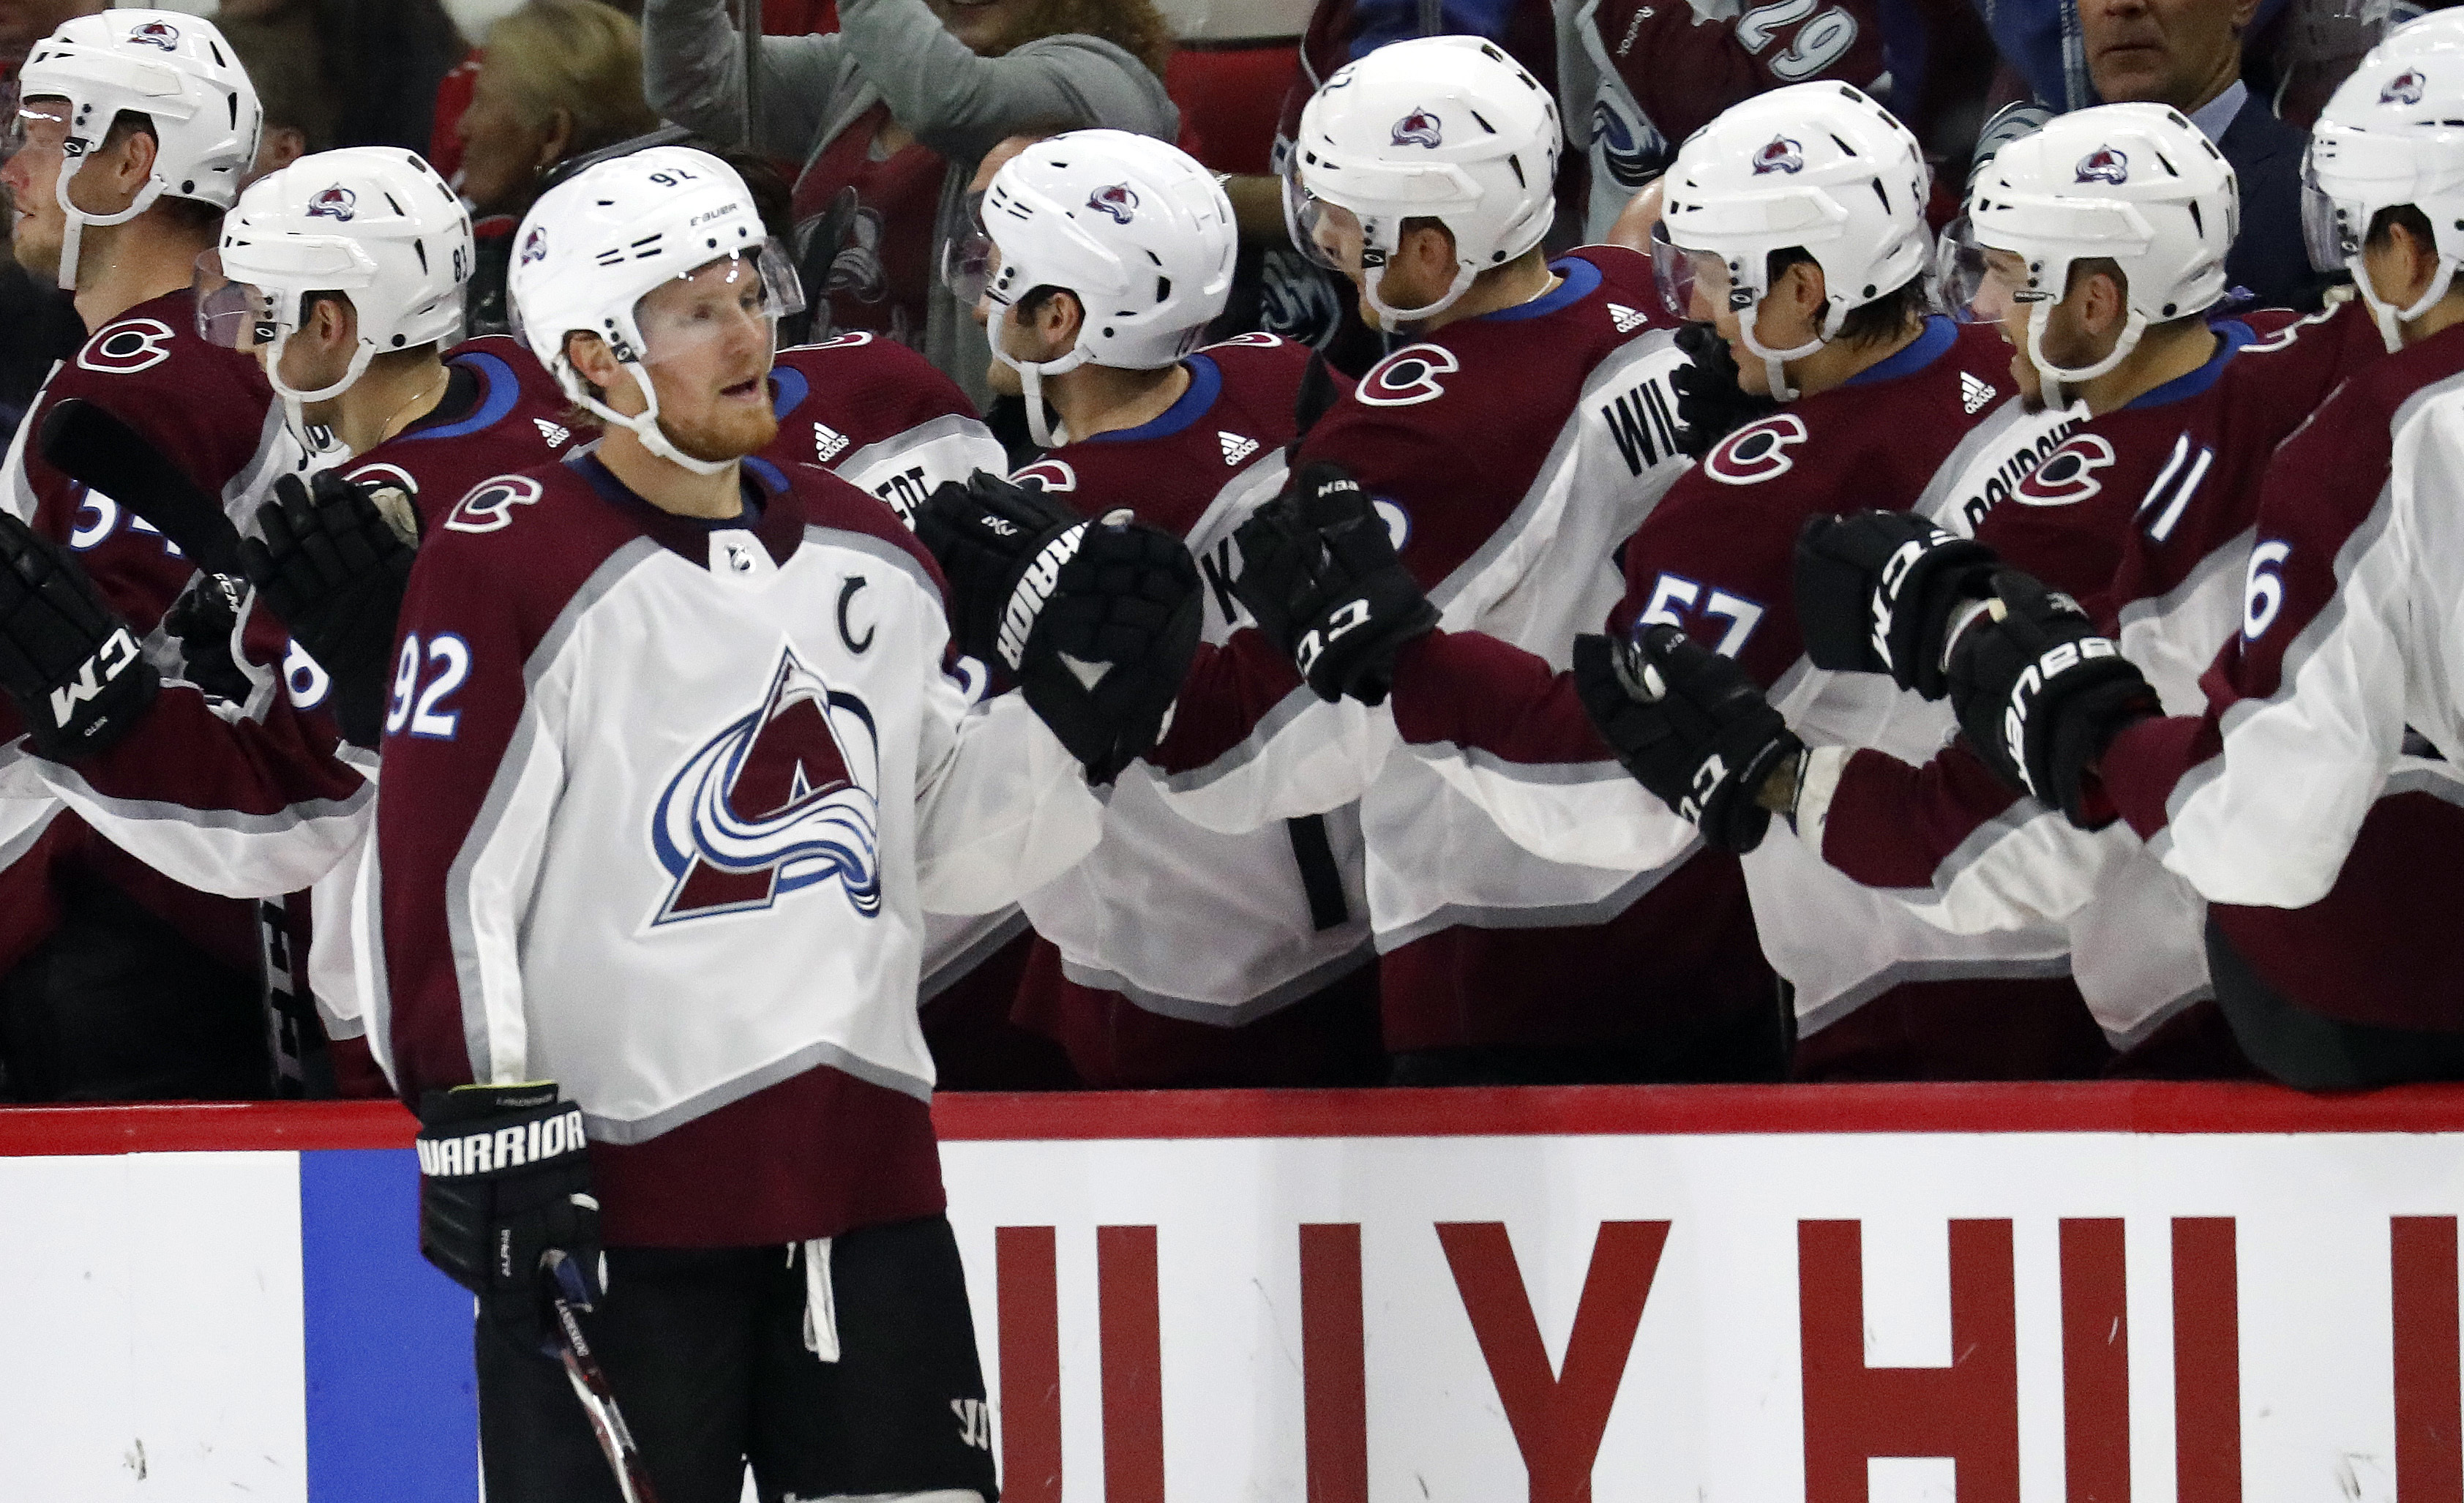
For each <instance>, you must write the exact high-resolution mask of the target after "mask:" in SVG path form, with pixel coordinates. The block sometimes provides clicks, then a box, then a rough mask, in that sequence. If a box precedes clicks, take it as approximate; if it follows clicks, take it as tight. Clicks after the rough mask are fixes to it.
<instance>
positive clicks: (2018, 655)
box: [1950, 570, 2162, 829]
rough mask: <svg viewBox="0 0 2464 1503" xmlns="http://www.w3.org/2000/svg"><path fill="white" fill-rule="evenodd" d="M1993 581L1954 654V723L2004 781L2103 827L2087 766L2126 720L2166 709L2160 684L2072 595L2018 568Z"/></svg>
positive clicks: (2084, 825)
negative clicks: (1986, 602)
mask: <svg viewBox="0 0 2464 1503" xmlns="http://www.w3.org/2000/svg"><path fill="white" fill-rule="evenodd" d="M1992 583H1993V606H1992V608H1991V610H1990V611H1989V612H1988V613H1987V614H1986V615H1985V616H1983V617H1980V618H1979V619H1978V621H1977V623H1976V625H1975V626H1974V627H1972V628H1970V629H1969V630H1967V631H1966V632H1964V633H1962V635H1961V637H1960V639H1959V643H1958V646H1957V648H1956V650H1955V651H1954V652H1953V653H1952V656H1951V665H1950V703H1951V708H1952V709H1953V710H1954V711H1955V712H1957V714H1958V716H1959V724H1960V728H1961V729H1962V730H1963V731H1965V732H1966V733H1967V735H1968V739H1969V741H1970V742H1971V743H1973V745H1974V746H1975V748H1976V752H1977V755H1978V756H1980V757H1982V758H1983V759H1984V760H1985V763H1986V765H1988V766H1990V767H1991V768H1992V769H1993V770H1994V772H1995V773H1997V774H1998V775H2000V777H2001V779H2002V781H2003V782H2004V783H2005V784H2006V785H2009V786H2011V787H2013V788H2016V789H2019V790H2021V791H2023V792H2026V793H2028V794H2031V795H2033V796H2034V797H2035V800H2036V802H2037V803H2039V804H2044V805H2047V806H2049V807H2054V808H2058V809H2060V810H2061V811H2062V812H2063V813H2064V814H2065V815H2067V816H2069V818H2070V821H2071V823H2072V824H2074V825H2077V826H2079V828H2080V829H2099V828H2101V827H2102V826H2105V825H2109V824H2111V823H2113V818H2114V816H2113V815H2112V814H2110V813H2109V812H2106V811H2104V810H2102V809H2101V808H2096V807H2091V803H2090V799H2089V790H2088V787H2087V784H2088V781H2089V780H2088V770H2089V769H2090V768H2091V767H2093V766H2094V765H2095V764H2096V760H2097V759H2098V758H2099V757H2101V756H2102V755H2104V748H2105V747H2106V746H2108V745H2110V744H2111V743H2112V740H2113V738H2114V735H2115V734H2116V733H2117V732H2119V731H2120V730H2121V729H2122V728H2123V726H2125V725H2128V724H2129V723H2131V722H2132V721H2133V720H2137V719H2141V718H2145V717H2147V716H2151V715H2157V714H2161V713H2162V711H2161V709H2160V707H2159V702H2158V700H2157V697H2156V691H2155V690H2154V689H2152V688H2150V687H2149V686H2148V683H2147V679H2146V676H2145V674H2141V673H2140V671H2139V668H2138V665H2137V664H2135V663H2133V662H2131V661H2130V660H2129V659H2128V658H2126V657H2123V655H2122V650H2121V649H2120V648H2118V647H2116V646H2115V645H2114V643H2113V640H2112V639H2111V638H2110V637H2107V636H2104V635H2101V633H2099V632H2098V631H2097V630H2096V627H2095V625H2094V624H2093V623H2091V622H2090V621H2089V620H2088V618H2087V613H2086V612H2085V611H2082V610H2081V609H2079V603H2078V602H2077V601H2075V600H2073V599H2071V597H2070V596H2068V595H2065V594H2061V593H2059V592H2057V591H2054V590H2048V589H2047V588H2045V586H2042V585H2040V584H2038V583H2037V582H2036V581H2035V580H2034V579H2031V578H2030V577H2029V576H2027V575H2025V574H2021V573H2019V572H2017V571H2016V570H2005V571H2003V572H2002V573H1999V574H1996V575H1994V576H1993V582H1992Z"/></svg>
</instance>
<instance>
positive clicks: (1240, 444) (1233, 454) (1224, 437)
mask: <svg viewBox="0 0 2464 1503" xmlns="http://www.w3.org/2000/svg"><path fill="white" fill-rule="evenodd" d="M1215 436H1216V437H1217V438H1218V439H1220V440H1221V442H1222V444H1223V462H1224V463H1225V464H1239V463H1240V462H1241V461H1242V460H1243V459H1246V458H1248V457H1249V456H1250V455H1251V454H1254V453H1257V452H1258V441H1257V440H1256V439H1254V438H1243V437H1242V436H1241V435H1240V434H1238V433H1227V432H1225V431H1223V430H1221V429H1220V428H1219V429H1217V430H1216V431H1215Z"/></svg>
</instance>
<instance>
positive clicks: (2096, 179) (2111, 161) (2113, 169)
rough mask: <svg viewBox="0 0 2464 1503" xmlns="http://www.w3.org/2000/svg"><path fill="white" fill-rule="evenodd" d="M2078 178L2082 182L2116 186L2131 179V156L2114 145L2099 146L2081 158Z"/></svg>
mask: <svg viewBox="0 0 2464 1503" xmlns="http://www.w3.org/2000/svg"><path fill="white" fill-rule="evenodd" d="M2077 172H2078V180H2079V182H2082V183H2111V184H2112V185H2114V186H2115V187H2116V188H2119V187H2121V186H2122V185H2123V184H2124V183H2127V182H2129V181H2130V158H2129V157H2128V156H2127V155H2125V154H2124V153H2123V152H2122V151H2120V150H2118V149H2116V148H2115V147H2112V146H2099V147H2097V148H2096V149H2095V150H2094V151H2091V152H2089V153H2088V154H2087V155H2086V156H2083V157H2081V158H2079V166H2078V168H2077Z"/></svg>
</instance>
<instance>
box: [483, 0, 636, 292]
mask: <svg viewBox="0 0 2464 1503" xmlns="http://www.w3.org/2000/svg"><path fill="white" fill-rule="evenodd" d="M658 123H659V119H658V116H657V115H655V114H654V113H652V111H651V109H650V106H649V103H648V102H647V101H645V100H644V99H643V98H642V29H641V27H640V26H639V25H637V24H636V23H635V22H634V21H633V19H632V18H631V17H630V16H627V15H626V14H625V13H624V12H623V11H618V10H616V9H615V8H614V7H613V6H607V5H602V4H601V3H600V0H529V3H528V4H525V5H524V6H522V8H521V9H519V10H517V11H514V12H512V13H511V14H509V15H506V16H504V17H503V18H502V19H500V20H498V21H497V22H496V23H495V25H494V26H491V27H490V28H488V39H487V44H486V46H485V47H484V49H483V50H482V51H481V53H480V55H479V76H478V78H477V80H476V83H475V84H474V86H473V90H472V94H471V104H470V107H469V108H468V109H465V110H464V111H463V112H462V119H461V121H460V122H459V123H458V125H457V126H456V127H455V134H456V136H457V137H458V138H459V139H460V141H461V143H462V166H461V170H460V171H459V172H458V173H457V174H455V178H456V184H457V186H458V187H459V188H461V189H462V196H463V197H464V198H466V199H469V200H470V202H471V212H472V217H473V220H474V221H476V223H475V224H474V225H473V229H474V231H475V232H477V235H478V253H479V264H478V268H477V270H476V271H475V272H474V273H473V276H472V278H471V332H472V333H473V334H483V333H493V332H500V331H502V330H503V329H504V328H505V327H506V326H507V320H506V317H505V306H504V303H505V268H506V264H507V261H508V258H509V256H510V254H511V253H512V249H513V233H514V229H515V226H516V225H517V223H518V222H519V221H520V219H521V216H522V213H523V211H524V210H528V209H529V208H530V206H531V200H532V199H534V198H536V197H538V196H539V179H540V177H541V176H542V175H543V174H545V173H546V171H547V169H548V168H549V167H552V166H555V165H556V164H558V163H559V162H561V161H563V160H564V159H565V158H567V157H571V156H579V155H581V154H582V153H583V152H587V151H596V150H598V149H599V148H600V147H602V146H609V145H613V144H616V143H617V142H620V141H623V140H625V139H627V137H631V136H638V135H640V134H642V133H643V132H644V131H647V130H650V129H653V128H654V127H656V126H657V124H658Z"/></svg>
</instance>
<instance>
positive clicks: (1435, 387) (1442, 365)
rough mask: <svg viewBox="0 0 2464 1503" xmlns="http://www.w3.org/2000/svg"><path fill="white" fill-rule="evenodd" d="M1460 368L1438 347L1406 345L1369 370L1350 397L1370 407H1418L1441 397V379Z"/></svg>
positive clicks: (1450, 352) (1443, 389) (1443, 391)
mask: <svg viewBox="0 0 2464 1503" xmlns="http://www.w3.org/2000/svg"><path fill="white" fill-rule="evenodd" d="M1462 368H1463V363H1462V362H1461V361H1458V360H1457V359H1455V352H1454V351H1453V350H1450V349H1448V348H1446V347H1445V346H1444V345H1442V344H1406V345H1404V346H1403V347H1402V348H1401V349H1398V350H1397V351H1396V352H1395V353H1394V354H1392V355H1389V356H1387V357H1386V358H1385V359H1384V360H1381V361H1379V362H1378V363H1377V364H1376V365H1372V366H1370V367H1369V373H1368V374H1367V375H1364V376H1362V377H1361V378H1360V384H1359V385H1358V386H1356V387H1353V388H1352V394H1353V396H1355V397H1358V398H1359V399H1360V400H1361V401H1362V402H1365V403H1367V404H1368V405H1369V406H1371V407H1418V406H1419V405H1420V404H1421V403H1423V402H1434V401H1436V400H1437V399H1438V398H1440V397H1441V396H1444V395H1445V394H1446V387H1445V378H1446V377H1448V376H1451V375H1453V374H1454V373H1455V372H1456V371H1458V370H1461V369H1462Z"/></svg>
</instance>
